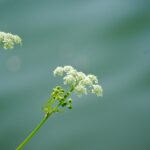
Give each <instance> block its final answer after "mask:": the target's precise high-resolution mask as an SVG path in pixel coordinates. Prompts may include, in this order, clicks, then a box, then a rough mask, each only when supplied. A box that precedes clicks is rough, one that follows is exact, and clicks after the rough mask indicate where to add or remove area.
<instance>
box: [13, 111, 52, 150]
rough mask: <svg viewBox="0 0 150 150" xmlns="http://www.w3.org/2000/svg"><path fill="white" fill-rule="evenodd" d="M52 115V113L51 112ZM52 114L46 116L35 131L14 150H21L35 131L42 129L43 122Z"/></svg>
mask: <svg viewBox="0 0 150 150" xmlns="http://www.w3.org/2000/svg"><path fill="white" fill-rule="evenodd" d="M52 113H53V112H52ZM52 113H49V114H46V115H45V116H44V118H43V119H42V121H41V122H40V123H39V124H38V125H37V126H36V127H35V129H34V130H33V131H32V132H31V133H30V134H29V135H28V137H27V138H26V139H25V140H24V141H23V142H22V143H21V144H20V145H19V146H18V147H17V148H16V150H22V149H23V148H24V146H25V145H26V144H27V143H28V142H29V141H30V139H31V138H32V137H33V136H34V135H35V134H36V133H37V131H38V130H39V129H40V128H41V127H42V125H43V124H44V123H45V121H46V120H47V119H48V118H49V116H50V115H52Z"/></svg>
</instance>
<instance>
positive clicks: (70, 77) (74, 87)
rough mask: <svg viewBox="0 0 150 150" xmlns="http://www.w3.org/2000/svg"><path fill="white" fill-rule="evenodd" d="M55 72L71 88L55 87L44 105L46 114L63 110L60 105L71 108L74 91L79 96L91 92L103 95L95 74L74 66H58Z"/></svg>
mask: <svg viewBox="0 0 150 150" xmlns="http://www.w3.org/2000/svg"><path fill="white" fill-rule="evenodd" d="M53 73H54V76H62V77H63V82H64V85H68V87H69V88H68V89H67V90H65V89H64V88H62V87H61V86H56V87H55V88H54V89H53V91H52V93H51V96H50V98H49V100H48V102H47V103H46V105H45V106H44V112H45V113H46V114H49V113H53V112H59V111H61V110H60V106H61V107H65V106H67V107H68V108H69V109H71V108H72V99H71V98H70V96H71V94H72V93H73V92H75V93H76V94H77V95H78V96H81V95H87V94H89V93H92V94H96V95H97V96H102V93H103V89H102V87H101V86H100V85H98V79H97V77H96V76H95V75H92V74H88V75H86V74H84V73H83V72H78V71H77V70H76V69H74V68H73V67H72V66H64V67H57V68H56V69H55V70H54V72H53Z"/></svg>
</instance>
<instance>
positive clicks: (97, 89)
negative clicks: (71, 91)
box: [92, 85, 103, 96]
mask: <svg viewBox="0 0 150 150" xmlns="http://www.w3.org/2000/svg"><path fill="white" fill-rule="evenodd" d="M92 93H93V94H96V95H97V96H102V95H103V89H102V87H101V86H100V85H93V89H92Z"/></svg>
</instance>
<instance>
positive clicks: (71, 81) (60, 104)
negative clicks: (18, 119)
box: [16, 66, 103, 150]
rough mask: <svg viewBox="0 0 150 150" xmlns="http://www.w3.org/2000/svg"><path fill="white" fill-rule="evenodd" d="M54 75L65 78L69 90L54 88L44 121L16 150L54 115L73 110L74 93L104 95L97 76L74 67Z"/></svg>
mask: <svg viewBox="0 0 150 150" xmlns="http://www.w3.org/2000/svg"><path fill="white" fill-rule="evenodd" d="M53 73H54V76H61V77H63V83H64V85H66V86H67V88H64V87H66V86H64V87H62V86H56V87H55V88H53V90H52V92H51V94H50V97H49V99H48V101H47V102H46V104H45V105H44V107H43V111H44V113H45V115H44V118H43V120H42V121H41V122H40V123H39V125H38V126H37V127H36V128H35V129H34V130H33V131H32V132H31V133H30V135H29V136H28V137H27V138H26V139H25V140H24V141H23V142H22V143H21V144H20V145H19V146H18V147H17V149H16V150H21V149H22V148H23V147H24V146H25V145H26V143H27V142H28V141H29V140H30V139H31V138H32V137H33V136H34V135H35V134H36V132H37V131H38V130H39V129H40V127H41V126H42V125H43V124H44V123H45V121H46V120H47V119H48V118H49V117H50V116H51V115H52V114H54V113H57V112H62V110H63V111H64V110H65V108H68V109H72V98H71V95H72V93H76V94H77V95H78V96H82V95H87V94H96V95H97V96H102V94H103V89H102V87H101V86H100V85H98V79H97V77H96V76H95V75H92V74H88V75H86V74H84V73H83V72H78V71H77V70H76V69H74V68H73V67H72V66H64V67H57V68H56V69H55V70H54V72H53Z"/></svg>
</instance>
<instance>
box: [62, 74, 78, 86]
mask: <svg viewBox="0 0 150 150" xmlns="http://www.w3.org/2000/svg"><path fill="white" fill-rule="evenodd" d="M63 79H64V84H68V85H74V84H75V83H76V79H75V78H74V77H73V76H72V75H66V76H65V77H64V78H63Z"/></svg>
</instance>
